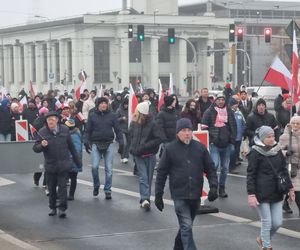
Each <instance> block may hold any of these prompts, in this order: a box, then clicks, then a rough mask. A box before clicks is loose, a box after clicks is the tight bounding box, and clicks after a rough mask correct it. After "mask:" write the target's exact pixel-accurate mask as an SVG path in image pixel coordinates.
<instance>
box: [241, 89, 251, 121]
mask: <svg viewBox="0 0 300 250" xmlns="http://www.w3.org/2000/svg"><path fill="white" fill-rule="evenodd" d="M240 98H241V100H240V102H239V106H238V107H239V110H240V111H241V112H242V114H243V116H244V118H245V119H247V117H248V115H249V114H250V113H251V111H252V106H253V104H252V101H251V100H249V99H248V96H247V92H246V91H241V92H240Z"/></svg>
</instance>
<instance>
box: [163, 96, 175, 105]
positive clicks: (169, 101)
mask: <svg viewBox="0 0 300 250" xmlns="http://www.w3.org/2000/svg"><path fill="white" fill-rule="evenodd" d="M173 101H174V99H173V97H172V96H170V95H166V96H165V97H164V103H165V106H166V107H169V106H171V105H172V103H173Z"/></svg>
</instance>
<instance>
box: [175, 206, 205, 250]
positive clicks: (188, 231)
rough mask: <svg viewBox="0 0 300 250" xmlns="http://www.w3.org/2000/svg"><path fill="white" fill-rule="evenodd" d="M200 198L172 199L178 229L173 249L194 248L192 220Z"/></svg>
mask: <svg viewBox="0 0 300 250" xmlns="http://www.w3.org/2000/svg"><path fill="white" fill-rule="evenodd" d="M199 204H200V200H174V207H175V212H176V215H177V219H178V223H179V227H180V229H179V231H178V233H177V236H176V238H175V245H174V250H196V249H197V247H196V245H195V242H194V238H193V222H194V219H195V216H196V213H197V210H198V208H199Z"/></svg>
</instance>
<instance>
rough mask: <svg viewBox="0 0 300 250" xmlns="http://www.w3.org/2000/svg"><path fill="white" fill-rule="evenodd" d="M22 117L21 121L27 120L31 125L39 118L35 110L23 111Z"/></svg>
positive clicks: (27, 109)
mask: <svg viewBox="0 0 300 250" xmlns="http://www.w3.org/2000/svg"><path fill="white" fill-rule="evenodd" d="M22 115H23V119H24V120H27V121H28V123H30V124H31V125H32V124H33V122H34V120H35V119H36V118H37V117H38V116H39V111H38V109H37V108H34V109H30V108H26V109H25V110H24V111H23V113H22Z"/></svg>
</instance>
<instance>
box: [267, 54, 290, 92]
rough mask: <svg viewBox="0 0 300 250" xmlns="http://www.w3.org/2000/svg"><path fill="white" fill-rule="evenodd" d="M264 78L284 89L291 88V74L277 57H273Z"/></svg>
mask: <svg viewBox="0 0 300 250" xmlns="http://www.w3.org/2000/svg"><path fill="white" fill-rule="evenodd" d="M264 80H265V81H267V82H269V83H271V84H272V85H275V86H278V87H281V88H284V89H286V90H291V89H292V74H291V73H290V72H289V70H288V69H287V68H286V67H285V65H284V64H283V62H282V61H281V60H280V59H279V58H278V57H276V58H275V59H274V61H273V63H272V65H271V66H270V69H269V70H268V72H267V74H266V75H265V78H264Z"/></svg>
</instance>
